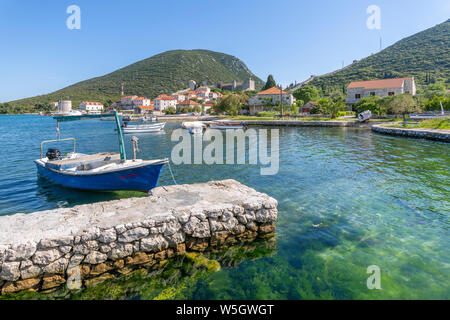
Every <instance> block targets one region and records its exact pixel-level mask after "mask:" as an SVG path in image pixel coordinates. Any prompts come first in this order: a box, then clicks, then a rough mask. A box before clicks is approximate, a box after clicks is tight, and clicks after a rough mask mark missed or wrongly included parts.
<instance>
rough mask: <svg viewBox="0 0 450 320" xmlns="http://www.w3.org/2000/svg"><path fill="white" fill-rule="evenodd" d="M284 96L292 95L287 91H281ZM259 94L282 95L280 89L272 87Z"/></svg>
mask: <svg viewBox="0 0 450 320" xmlns="http://www.w3.org/2000/svg"><path fill="white" fill-rule="evenodd" d="M281 92H282V94H290V93H289V92H286V91H281ZM258 94H280V88H278V87H272V88H270V89H267V90H264V91H261V92H258Z"/></svg>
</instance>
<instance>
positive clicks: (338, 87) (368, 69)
mask: <svg viewBox="0 0 450 320" xmlns="http://www.w3.org/2000/svg"><path fill="white" fill-rule="evenodd" d="M449 44H450V19H449V20H447V21H446V22H444V23H441V24H439V25H437V26H435V27H433V28H430V29H427V30H425V31H422V32H419V33H416V34H415V35H413V36H410V37H408V38H405V39H402V40H400V41H398V42H397V43H395V44H394V45H392V46H390V47H388V48H386V49H384V50H382V51H380V52H379V53H377V54H373V55H371V56H369V57H367V58H365V59H362V60H360V61H358V62H356V63H354V64H352V65H351V66H349V67H347V68H344V69H342V70H339V71H336V72H334V73H332V74H329V75H325V76H319V77H316V78H314V79H313V80H312V81H310V82H309V84H311V85H314V86H316V87H317V88H318V89H321V90H322V92H323V93H324V94H332V93H334V92H340V93H343V92H344V91H345V88H346V87H347V85H348V84H349V83H350V82H351V81H360V80H371V79H384V78H395V77H409V76H414V77H415V80H416V84H417V86H418V88H419V89H420V88H422V87H423V86H425V85H428V84H430V83H438V82H441V83H445V84H446V86H447V87H450V45H449Z"/></svg>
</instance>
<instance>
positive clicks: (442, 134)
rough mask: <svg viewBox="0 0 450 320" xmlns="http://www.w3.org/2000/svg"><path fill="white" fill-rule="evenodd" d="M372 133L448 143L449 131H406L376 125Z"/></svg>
mask: <svg viewBox="0 0 450 320" xmlns="http://www.w3.org/2000/svg"><path fill="white" fill-rule="evenodd" d="M372 131H373V132H376V133H381V134H386V135H391V136H399V137H407V138H416V139H427V140H434V141H442V142H450V130H443V129H421V128H415V129H408V128H396V127H386V126H383V125H380V124H378V125H375V126H372Z"/></svg>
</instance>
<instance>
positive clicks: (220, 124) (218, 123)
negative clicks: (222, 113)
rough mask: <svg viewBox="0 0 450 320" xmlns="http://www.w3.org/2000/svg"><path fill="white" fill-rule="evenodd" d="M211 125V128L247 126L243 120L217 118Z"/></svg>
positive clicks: (222, 128)
mask: <svg viewBox="0 0 450 320" xmlns="http://www.w3.org/2000/svg"><path fill="white" fill-rule="evenodd" d="M209 127H210V128H211V129H221V130H226V129H244V128H246V125H245V123H242V122H231V121H229V120H217V121H213V122H211V123H210V125H209Z"/></svg>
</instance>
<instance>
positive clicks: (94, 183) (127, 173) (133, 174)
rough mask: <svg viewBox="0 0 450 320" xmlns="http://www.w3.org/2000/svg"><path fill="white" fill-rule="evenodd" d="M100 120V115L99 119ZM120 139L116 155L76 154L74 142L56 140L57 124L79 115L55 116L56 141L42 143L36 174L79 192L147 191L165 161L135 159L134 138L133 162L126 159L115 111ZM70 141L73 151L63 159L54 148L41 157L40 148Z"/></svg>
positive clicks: (107, 153) (134, 147) (72, 119)
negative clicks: (53, 143) (52, 143)
mask: <svg viewBox="0 0 450 320" xmlns="http://www.w3.org/2000/svg"><path fill="white" fill-rule="evenodd" d="M99 117H100V116H99ZM114 117H115V120H116V125H117V131H118V136H119V149H120V154H119V153H110V152H101V153H96V154H92V155H87V154H82V153H77V152H75V139H74V138H66V139H59V121H74V120H80V117H79V116H74V117H67V116H65V117H55V119H56V120H57V121H58V124H57V132H58V139H57V140H48V141H43V142H41V157H40V159H37V160H35V161H34V162H35V164H36V167H37V170H38V173H39V174H40V175H41V176H43V177H44V178H47V179H49V180H50V181H52V182H53V183H55V184H58V185H61V186H64V187H68V188H74V189H82V190H91V191H114V190H136V191H145V192H147V191H149V190H151V189H153V188H154V187H155V186H156V185H157V183H158V179H159V174H160V172H161V169H162V167H163V165H164V164H165V163H167V162H168V159H166V158H165V159H156V160H142V159H136V151H137V138H136V137H133V138H132V142H133V151H134V152H133V154H134V156H133V160H127V158H126V153H125V144H124V141H123V136H122V130H121V127H120V122H119V118H118V115H117V112H115V113H114ZM67 140H73V151H72V152H70V153H68V154H67V155H66V156H64V157H62V156H61V152H60V151H59V150H57V149H48V151H47V153H46V154H45V156H44V155H43V145H44V144H45V143H48V142H60V141H67Z"/></svg>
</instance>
